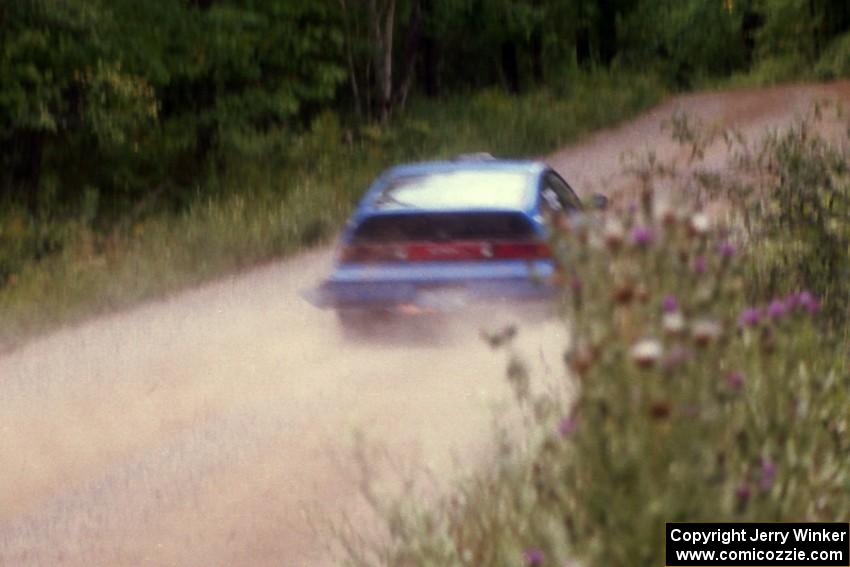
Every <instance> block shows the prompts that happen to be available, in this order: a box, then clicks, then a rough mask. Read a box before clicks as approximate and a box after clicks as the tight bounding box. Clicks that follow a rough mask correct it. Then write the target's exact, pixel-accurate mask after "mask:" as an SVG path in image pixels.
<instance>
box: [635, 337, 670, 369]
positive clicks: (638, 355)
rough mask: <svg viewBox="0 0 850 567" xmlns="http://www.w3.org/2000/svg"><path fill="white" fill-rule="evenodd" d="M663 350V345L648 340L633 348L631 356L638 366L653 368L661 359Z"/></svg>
mask: <svg viewBox="0 0 850 567" xmlns="http://www.w3.org/2000/svg"><path fill="white" fill-rule="evenodd" d="M662 352H663V349H662V347H661V343H660V342H658V341H656V340H651V339H646V340H642V341H639V342H637V343H635V344H634V346H632V349H631V352H630V353H631V356H632V360H634V361H635V362H636V363H637V364H638V366H641V367H648V366H652V365H653V364H655V363H656V362H658V359H660V358H661V354H662Z"/></svg>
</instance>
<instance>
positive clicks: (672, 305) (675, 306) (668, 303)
mask: <svg viewBox="0 0 850 567" xmlns="http://www.w3.org/2000/svg"><path fill="white" fill-rule="evenodd" d="M661 309H662V310H663V311H664V312H665V313H674V312H676V311H678V310H679V300H678V299H676V296H675V295H666V296H664V299H663V300H662V301H661Z"/></svg>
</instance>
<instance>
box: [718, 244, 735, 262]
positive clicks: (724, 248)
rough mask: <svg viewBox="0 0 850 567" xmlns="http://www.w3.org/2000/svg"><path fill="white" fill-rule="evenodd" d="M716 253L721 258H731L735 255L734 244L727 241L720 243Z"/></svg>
mask: <svg viewBox="0 0 850 567" xmlns="http://www.w3.org/2000/svg"><path fill="white" fill-rule="evenodd" d="M717 252H718V253H720V256H721V257H723V258H731V257H732V256H734V255H735V253H736V252H737V249H736V248H735V245H734V244H732V243H731V242H729V241H728V240H724V241H723V242H721V243H720V246H718V247H717Z"/></svg>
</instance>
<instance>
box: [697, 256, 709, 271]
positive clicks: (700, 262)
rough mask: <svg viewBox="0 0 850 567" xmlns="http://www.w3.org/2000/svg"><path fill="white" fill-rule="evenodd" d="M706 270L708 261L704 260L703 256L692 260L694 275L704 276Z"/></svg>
mask: <svg viewBox="0 0 850 567" xmlns="http://www.w3.org/2000/svg"><path fill="white" fill-rule="evenodd" d="M707 269H708V261H707V260H706V259H705V256H697V257H696V258H694V273H695V274H704V273H705V272H706V270H707Z"/></svg>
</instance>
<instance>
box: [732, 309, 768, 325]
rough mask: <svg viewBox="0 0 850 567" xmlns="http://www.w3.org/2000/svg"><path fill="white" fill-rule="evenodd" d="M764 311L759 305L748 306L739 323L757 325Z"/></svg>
mask: <svg viewBox="0 0 850 567" xmlns="http://www.w3.org/2000/svg"><path fill="white" fill-rule="evenodd" d="M762 315H763V314H762V311H761V309H759V308H758V307H747V308H746V309H744V310H743V311H742V312H741V316H740V317H739V318H738V324H739V325H740V326H741V327H755V326H756V325H758V324H759V323H761V319H762Z"/></svg>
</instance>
